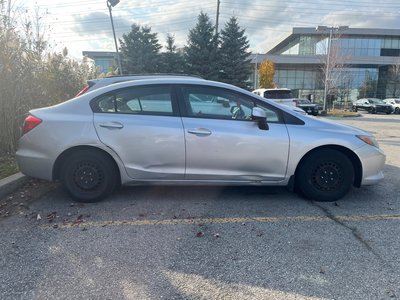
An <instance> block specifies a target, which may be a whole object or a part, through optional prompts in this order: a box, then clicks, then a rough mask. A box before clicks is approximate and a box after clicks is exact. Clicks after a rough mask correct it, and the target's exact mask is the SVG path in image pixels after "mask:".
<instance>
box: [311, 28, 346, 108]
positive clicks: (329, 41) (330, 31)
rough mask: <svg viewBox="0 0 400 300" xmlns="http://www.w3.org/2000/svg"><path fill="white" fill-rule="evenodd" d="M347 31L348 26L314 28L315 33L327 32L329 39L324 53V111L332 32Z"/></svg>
mask: <svg viewBox="0 0 400 300" xmlns="http://www.w3.org/2000/svg"><path fill="white" fill-rule="evenodd" d="M346 29H349V26H330V27H328V26H318V27H317V28H316V30H317V31H326V30H329V39H328V50H327V53H326V68H325V83H324V99H323V100H324V102H323V110H324V111H326V101H327V99H326V98H327V97H328V81H329V75H330V60H331V47H332V35H333V30H336V31H341V30H346Z"/></svg>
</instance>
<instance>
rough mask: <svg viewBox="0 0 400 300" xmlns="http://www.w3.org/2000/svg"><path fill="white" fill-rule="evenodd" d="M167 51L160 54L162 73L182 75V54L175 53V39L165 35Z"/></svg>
mask: <svg viewBox="0 0 400 300" xmlns="http://www.w3.org/2000/svg"><path fill="white" fill-rule="evenodd" d="M166 49H167V51H166V52H164V53H162V67H161V70H160V71H161V72H163V73H183V67H184V59H183V56H182V54H180V53H178V52H176V46H175V37H174V36H173V35H170V34H168V35H167V45H166Z"/></svg>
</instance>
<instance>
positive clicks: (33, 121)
mask: <svg viewBox="0 0 400 300" xmlns="http://www.w3.org/2000/svg"><path fill="white" fill-rule="evenodd" d="M40 123H42V120H41V119H39V118H36V117H34V116H32V115H29V116H27V117H26V119H25V121H24V126H23V127H22V134H25V133H27V132H29V131H31V130H32V129H33V128H35V127H36V126H38V125H39V124H40Z"/></svg>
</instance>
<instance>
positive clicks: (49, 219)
mask: <svg viewBox="0 0 400 300" xmlns="http://www.w3.org/2000/svg"><path fill="white" fill-rule="evenodd" d="M56 217H57V212H55V211H53V212H52V213H50V214H48V215H47V216H46V219H47V221H49V223H51V222H53V220H54V219H55V218H56Z"/></svg>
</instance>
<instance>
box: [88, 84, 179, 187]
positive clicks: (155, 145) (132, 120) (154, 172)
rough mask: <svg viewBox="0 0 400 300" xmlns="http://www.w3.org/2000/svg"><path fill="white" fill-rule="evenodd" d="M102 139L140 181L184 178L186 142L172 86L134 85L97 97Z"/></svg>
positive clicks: (96, 118)
mask: <svg viewBox="0 0 400 300" xmlns="http://www.w3.org/2000/svg"><path fill="white" fill-rule="evenodd" d="M91 106H92V109H93V111H94V126H95V128H96V131H97V134H98V136H99V139H100V141H101V142H102V143H104V144H105V145H106V146H107V147H109V148H111V149H112V150H113V151H115V153H117V155H118V156H119V157H120V158H121V160H122V162H123V163H124V165H125V168H126V171H127V173H128V175H129V176H130V177H131V178H133V179H137V180H141V179H142V180H146V179H152V180H154V179H159V180H163V179H166V180H170V179H174V180H176V179H183V178H184V171H185V143H184V134H183V127H182V121H181V118H180V116H179V112H178V106H177V103H176V97H175V96H174V93H173V88H172V87H171V86H168V85H166V86H163V85H161V86H159V85H157V86H133V87H129V88H124V89H119V90H115V91H113V92H109V93H107V94H105V95H103V96H100V97H98V98H96V99H94V100H93V101H92V103H91Z"/></svg>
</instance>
